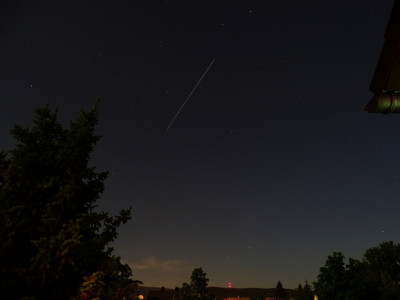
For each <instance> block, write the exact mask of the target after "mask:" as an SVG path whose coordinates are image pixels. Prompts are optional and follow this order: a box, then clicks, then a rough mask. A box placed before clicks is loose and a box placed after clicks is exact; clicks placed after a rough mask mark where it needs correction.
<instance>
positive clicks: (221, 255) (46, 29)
mask: <svg viewBox="0 0 400 300" xmlns="http://www.w3.org/2000/svg"><path fill="white" fill-rule="evenodd" d="M233 2H234V3H233ZM392 5H393V2H392V1H382V0H369V1H361V0H354V1H347V0H346V1H345V0H337V1H316V0H310V1H300V0H291V1H261V0H260V1H177V0H176V1H174V0H169V1H155V0H154V1H153V0H150V1H149V0H147V1H144V0H143V1H118V2H117V1H104V2H102V3H100V2H94V1H87V2H85V3H83V2H81V1H79V2H75V1H68V2H67V3H62V4H61V3H59V2H58V3H57V2H54V1H53V2H50V1H48V2H41V1H38V2H35V3H30V4H25V5H23V4H16V3H13V4H6V3H4V2H3V3H2V4H0V66H1V67H0V97H1V104H2V106H1V107H2V109H1V111H0V141H1V142H0V143H1V144H0V146H1V147H0V148H1V149H3V150H5V149H11V148H12V147H13V146H14V144H15V141H13V139H12V137H11V136H10V134H9V128H11V127H12V126H13V125H14V124H21V125H24V126H28V125H30V124H31V121H32V118H33V112H34V110H35V108H36V107H38V106H41V105H43V104H44V103H46V101H49V102H50V105H51V106H52V107H59V117H60V119H61V120H62V122H64V123H65V124H67V122H68V121H69V120H72V119H75V118H76V117H77V115H78V113H79V111H80V110H81V109H89V108H90V107H91V106H92V104H93V103H94V101H95V99H96V98H100V99H101V102H100V106H99V121H100V122H99V126H98V133H99V134H100V135H102V136H103V138H102V140H101V141H100V143H99V145H98V147H97V148H96V150H95V152H94V153H93V160H92V163H93V165H95V166H96V167H97V168H98V170H109V171H110V177H109V179H108V180H107V182H106V191H105V193H104V195H103V197H102V198H101V199H100V201H99V205H100V207H101V208H103V209H106V210H109V211H111V212H117V211H119V209H121V208H124V207H128V206H131V205H132V206H133V215H134V218H133V221H132V222H130V223H129V224H128V225H126V226H124V227H123V228H121V234H120V236H119V239H118V241H117V242H116V244H115V251H116V253H117V254H119V255H121V256H122V258H123V260H124V261H126V262H128V263H129V264H130V265H131V266H132V268H133V271H134V275H135V278H137V279H140V280H142V281H143V282H144V284H145V285H150V286H162V285H164V286H166V287H175V286H177V285H180V284H181V283H182V282H183V281H187V280H189V277H190V273H191V270H192V269H193V268H195V267H200V266H202V267H203V269H204V270H205V272H206V273H207V274H208V276H209V278H210V282H209V284H210V285H211V286H227V285H228V282H229V281H230V282H232V286H233V287H273V286H275V285H276V282H277V281H278V280H280V281H281V282H282V283H283V286H284V287H288V288H294V287H296V286H297V285H298V283H304V280H305V279H308V280H309V281H310V282H311V281H313V280H315V279H316V275H317V274H318V271H319V267H321V266H322V265H323V264H324V262H325V259H326V257H327V256H328V255H329V254H331V253H332V252H333V251H342V252H343V253H344V255H345V256H346V257H354V258H360V257H361V255H362V254H363V253H364V251H365V250H366V249H367V248H369V247H372V246H376V245H378V244H379V243H380V242H383V241H387V240H393V241H395V242H398V238H399V236H400V235H399V234H400V218H399V212H400V202H399V199H398V195H399V192H400V170H399V156H398V153H399V148H400V139H399V135H400V133H399V132H398V128H399V122H400V116H398V115H378V114H368V113H366V112H364V110H363V109H364V106H365V105H366V104H367V103H368V101H369V99H370V98H371V97H372V93H371V92H370V91H369V90H368V87H369V83H370V80H371V78H372V75H373V73H374V70H375V66H376V63H377V60H378V57H379V54H380V50H381V47H382V44H383V41H384V39H383V35H384V31H385V28H386V24H387V22H388V18H389V15H390V10H391V8H392ZM213 60H214V61H215V62H214V64H213V66H212V67H211V69H210V70H209V71H208V73H207V74H206V76H205V77H204V78H203V80H202V82H201V83H200V84H199V86H198V87H197V89H196V90H195V92H194V94H193V95H192V97H191V98H190V99H189V101H188V102H187V104H186V105H185V106H184V108H183V110H182V111H181V113H180V115H179V116H178V117H177V119H176V120H175V122H174V123H173V125H172V126H171V128H170V129H169V130H168V131H167V130H166V128H167V126H168V124H169V123H170V122H171V120H172V118H173V116H174V115H175V114H176V112H177V111H178V109H179V108H180V106H181V105H182V103H183V102H184V101H185V99H186V98H187V96H188V95H189V93H190V92H191V91H192V89H193V87H194V86H195V84H196V82H197V81H198V80H199V79H200V77H201V75H202V74H203V73H204V71H205V70H206V68H207V66H209V64H210V63H211V61H213Z"/></svg>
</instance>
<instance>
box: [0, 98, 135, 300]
mask: <svg viewBox="0 0 400 300" xmlns="http://www.w3.org/2000/svg"><path fill="white" fill-rule="evenodd" d="M96 125H97V105H95V106H94V108H93V109H92V110H90V111H88V112H81V114H80V116H79V117H78V118H77V120H76V121H74V122H71V123H70V124H69V128H64V127H63V126H62V125H61V124H60V123H59V122H58V121H57V110H55V111H51V110H50V108H49V105H48V104H47V105H46V106H44V107H41V108H38V109H37V110H36V115H35V119H34V122H33V126H32V127H31V128H22V127H21V126H18V125H17V126H15V127H14V128H13V129H12V130H11V134H12V135H13V136H14V138H15V139H16V140H17V145H16V147H15V149H13V150H11V151H2V152H0V224H2V225H1V226H0V228H1V229H0V277H1V278H0V290H1V293H2V295H1V297H2V298H3V299H22V298H24V297H25V298H27V299H28V298H29V299H40V300H42V299H43V300H46V299H71V297H78V296H79V294H81V290H82V284H83V283H84V282H85V279H84V278H86V280H87V279H89V278H92V279H93V278H95V277H96V276H97V277H96V278H98V277H99V276H100V277H101V278H102V280H110V282H111V281H112V283H113V284H112V285H111V286H112V288H114V289H115V290H117V289H121V288H123V287H126V286H128V285H132V284H136V283H137V282H135V281H133V280H132V279H130V276H131V274H132V273H131V270H130V268H129V266H128V265H123V264H121V262H120V259H119V258H118V257H116V256H114V255H113V248H112V247H110V246H109V243H110V242H112V241H114V240H115V238H116V237H117V229H118V227H119V226H120V225H121V224H124V223H126V222H127V221H128V220H129V219H130V218H131V210H130V209H123V210H121V211H120V213H119V214H118V215H117V216H110V215H109V214H108V213H107V212H104V211H99V210H97V209H96V205H95V203H96V200H97V199H98V198H99V197H100V194H101V193H102V192H103V190H104V181H105V179H106V178H107V172H97V171H96V170H95V168H94V167H92V166H90V165H89V163H90V154H91V152H92V151H93V149H94V147H95V146H96V143H97V142H98V140H99V138H100V137H99V136H97V135H96V134H95V127H96ZM111 279H112V280H111ZM106 283H108V282H106ZM105 286H106V287H107V284H105ZM103 290H104V289H103ZM113 292H114V291H111V290H110V288H108V290H107V291H104V294H107V295H112V294H113ZM108 297H109V298H110V297H111V296H108ZM110 299H111V298H110Z"/></svg>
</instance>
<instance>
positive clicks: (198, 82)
mask: <svg viewBox="0 0 400 300" xmlns="http://www.w3.org/2000/svg"><path fill="white" fill-rule="evenodd" d="M213 63H214V60H213V61H212V62H211V64H210V65H209V66H208V68H207V69H206V70H205V72H204V73H203V75H202V76H201V77H200V79H199V81H197V83H196V85H195V86H194V88H193V90H192V91H191V92H190V94H189V96H187V98H186V100H185V102H183V104H182V106H181V108H180V109H179V110H178V112H177V113H176V114H175V116H174V117H173V119H172V121H171V123H169V125H168V127H167V131H168V130H169V128H170V127H171V125H172V123H174V121H175V119H176V117H177V116H178V115H179V113H180V112H181V110H182V108H183V107H184V106H185V104H186V102H187V101H188V100H189V98H190V96H192V94H193V92H194V90H195V89H196V88H197V86H198V85H199V84H200V82H201V80H202V79H203V77H204V76H205V75H206V74H207V72H208V70H209V69H210V68H211V66H212V64H213Z"/></svg>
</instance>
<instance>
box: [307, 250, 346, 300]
mask: <svg viewBox="0 0 400 300" xmlns="http://www.w3.org/2000/svg"><path fill="white" fill-rule="evenodd" d="M314 290H315V293H316V294H317V296H318V299H320V300H342V299H345V297H344V295H345V292H346V275H345V267H344V256H343V254H342V253H340V252H334V253H333V254H332V255H330V256H328V259H327V260H326V262H325V266H324V267H322V268H320V270H319V275H318V281H317V282H315V283H314Z"/></svg>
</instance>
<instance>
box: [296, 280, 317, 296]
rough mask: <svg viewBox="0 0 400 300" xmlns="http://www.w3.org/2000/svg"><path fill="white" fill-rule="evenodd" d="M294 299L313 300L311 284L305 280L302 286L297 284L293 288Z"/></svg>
mask: <svg viewBox="0 0 400 300" xmlns="http://www.w3.org/2000/svg"><path fill="white" fill-rule="evenodd" d="M294 299H295V300H313V299H314V292H313V291H312V289H311V286H310V285H309V284H308V281H307V280H306V283H305V285H304V287H303V286H302V285H301V284H299V286H298V287H297V289H295V291H294Z"/></svg>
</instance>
